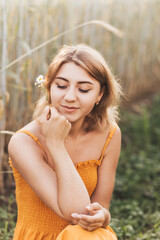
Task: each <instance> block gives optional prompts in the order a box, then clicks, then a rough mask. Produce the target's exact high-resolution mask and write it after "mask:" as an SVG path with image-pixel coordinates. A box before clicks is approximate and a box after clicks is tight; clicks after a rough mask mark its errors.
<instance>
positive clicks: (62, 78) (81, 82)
mask: <svg viewBox="0 0 160 240" xmlns="http://www.w3.org/2000/svg"><path fill="white" fill-rule="evenodd" d="M55 79H61V80H64V81H66V82H69V80H68V79H66V78H64V77H60V76H59V77H56V78H55ZM83 83H87V84H91V85H93V83H91V82H89V81H79V82H78V84H83Z"/></svg>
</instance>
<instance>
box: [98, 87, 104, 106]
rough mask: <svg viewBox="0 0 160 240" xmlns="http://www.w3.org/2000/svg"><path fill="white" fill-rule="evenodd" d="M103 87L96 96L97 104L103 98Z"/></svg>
mask: <svg viewBox="0 0 160 240" xmlns="http://www.w3.org/2000/svg"><path fill="white" fill-rule="evenodd" d="M104 90H105V87H103V88H102V89H101V91H100V93H99V95H98V98H97V102H98V103H99V102H100V101H101V98H102V97H103V94H104Z"/></svg>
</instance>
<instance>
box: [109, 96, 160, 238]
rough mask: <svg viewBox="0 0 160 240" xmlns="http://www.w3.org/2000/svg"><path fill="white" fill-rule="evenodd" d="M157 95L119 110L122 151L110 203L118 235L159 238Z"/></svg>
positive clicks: (159, 118) (159, 122)
mask: <svg viewBox="0 0 160 240" xmlns="http://www.w3.org/2000/svg"><path fill="white" fill-rule="evenodd" d="M159 105H160V97H156V98H154V100H153V101H152V105H150V106H149V107H147V106H141V108H140V109H141V111H140V113H139V114H137V113H133V112H129V111H126V110H123V111H122V114H121V115H122V116H121V118H122V121H121V124H120V127H121V130H122V136H123V138H122V152H121V156H120V160H119V166H118V169H117V176H116V185H115V190H114V195H113V199H112V203H111V213H112V217H113V219H112V226H113V227H114V229H115V231H116V233H117V236H118V239H119V240H122V239H135V240H140V239H141V240H142V239H143V240H152V239H157V240H158V239H160V201H159V200H160V198H159V196H160V164H159V160H160V152H159V146H160V112H159Z"/></svg>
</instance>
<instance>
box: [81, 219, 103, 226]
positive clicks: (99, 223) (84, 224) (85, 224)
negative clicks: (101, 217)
mask: <svg viewBox="0 0 160 240" xmlns="http://www.w3.org/2000/svg"><path fill="white" fill-rule="evenodd" d="M78 224H81V225H83V226H86V227H92V228H93V227H96V228H98V227H101V226H102V225H103V221H98V222H87V221H84V220H79V221H78Z"/></svg>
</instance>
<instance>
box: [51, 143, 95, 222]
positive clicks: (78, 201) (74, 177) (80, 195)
mask: <svg viewBox="0 0 160 240" xmlns="http://www.w3.org/2000/svg"><path fill="white" fill-rule="evenodd" d="M48 148H49V152H50V154H51V157H52V159H53V161H54V166H55V172H56V176H57V201H58V205H59V208H60V210H61V212H62V214H63V215H64V216H65V217H67V218H69V219H70V215H71V214H72V213H73V212H79V213H86V210H85V207H86V206H87V205H88V204H89V203H90V197H89V195H88V191H87V189H86V187H85V185H84V183H83V181H82V179H81V177H80V175H79V174H78V172H77V171H76V168H75V166H74V164H73V162H72V160H71V159H70V157H69V155H68V153H67V151H66V149H65V147H64V145H63V144H61V146H57V147H56V148H55V147H54V149H53V147H52V146H51V145H50V144H48Z"/></svg>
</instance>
